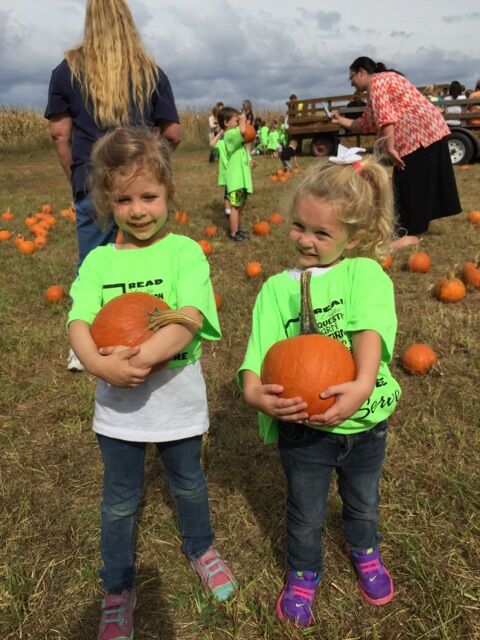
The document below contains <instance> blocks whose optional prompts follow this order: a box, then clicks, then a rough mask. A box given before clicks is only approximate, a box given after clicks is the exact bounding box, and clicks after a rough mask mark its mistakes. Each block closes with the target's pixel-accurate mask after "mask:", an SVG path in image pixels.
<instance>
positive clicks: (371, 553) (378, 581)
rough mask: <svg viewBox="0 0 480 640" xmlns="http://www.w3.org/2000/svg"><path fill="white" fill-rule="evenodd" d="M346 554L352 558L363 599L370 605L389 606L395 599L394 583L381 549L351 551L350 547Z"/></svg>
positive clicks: (345, 549)
mask: <svg viewBox="0 0 480 640" xmlns="http://www.w3.org/2000/svg"><path fill="white" fill-rule="evenodd" d="M343 550H344V552H345V553H346V554H347V556H348V557H349V558H350V562H351V563H352V565H353V568H354V569H355V573H356V574H357V580H358V588H359V589H360V593H361V594H362V596H363V598H364V599H365V600H366V601H367V602H369V603H370V604H375V605H381V604H387V602H390V600H391V599H392V598H393V581H392V578H391V577H390V574H389V573H388V570H387V568H386V567H385V565H384V564H383V562H382V558H381V555H380V549H379V548H378V547H377V548H376V549H362V551H350V549H349V547H348V545H347V544H346V545H345V547H344V549H343Z"/></svg>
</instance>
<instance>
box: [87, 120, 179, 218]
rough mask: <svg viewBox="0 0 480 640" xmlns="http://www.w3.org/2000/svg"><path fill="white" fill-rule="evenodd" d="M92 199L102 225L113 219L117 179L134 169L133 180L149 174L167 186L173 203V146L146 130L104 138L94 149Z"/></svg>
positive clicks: (168, 200) (129, 130) (111, 134)
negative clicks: (143, 174) (138, 176)
mask: <svg viewBox="0 0 480 640" xmlns="http://www.w3.org/2000/svg"><path fill="white" fill-rule="evenodd" d="M92 164H93V172H92V174H91V177H90V180H91V186H92V197H93V202H94V204H95V209H96V212H97V219H98V221H99V223H100V225H102V226H105V225H106V224H108V223H109V222H110V221H111V220H112V206H113V203H114V199H115V179H116V177H117V176H118V175H119V174H121V173H124V172H126V171H128V170H130V169H133V172H134V173H133V177H135V176H136V175H138V174H139V173H142V172H149V173H151V174H153V175H154V176H155V178H156V179H157V180H158V182H159V183H160V184H162V185H164V186H165V191H166V198H167V202H168V203H169V204H173V198H174V195H175V187H174V183H173V173H172V165H171V160H170V147H169V144H168V142H167V141H166V140H165V139H164V138H162V137H160V138H158V137H157V136H155V134H154V133H152V132H151V131H150V130H148V129H146V128H137V129H134V128H130V129H122V128H119V129H116V130H115V131H111V132H110V133H107V134H106V135H105V136H103V137H102V138H100V139H99V140H98V141H97V142H96V143H95V145H94V147H93V150H92Z"/></svg>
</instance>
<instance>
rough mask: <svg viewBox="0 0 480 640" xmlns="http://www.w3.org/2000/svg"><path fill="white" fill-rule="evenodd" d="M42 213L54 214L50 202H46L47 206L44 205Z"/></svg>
mask: <svg viewBox="0 0 480 640" xmlns="http://www.w3.org/2000/svg"><path fill="white" fill-rule="evenodd" d="M40 211H41V212H42V213H47V214H50V215H51V214H52V213H53V207H52V205H51V204H50V203H49V202H46V203H45V204H42V207H41V209H40Z"/></svg>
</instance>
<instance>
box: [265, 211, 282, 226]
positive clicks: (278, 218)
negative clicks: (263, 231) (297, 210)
mask: <svg viewBox="0 0 480 640" xmlns="http://www.w3.org/2000/svg"><path fill="white" fill-rule="evenodd" d="M268 219H269V221H270V222H271V223H272V224H281V223H282V222H283V216H282V214H281V213H272V214H271V215H270V216H269V218H268Z"/></svg>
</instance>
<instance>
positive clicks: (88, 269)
mask: <svg viewBox="0 0 480 640" xmlns="http://www.w3.org/2000/svg"><path fill="white" fill-rule="evenodd" d="M133 291H141V292H143V293H150V294H151V295H154V296H156V297H158V298H161V299H163V300H164V301H165V302H166V303H167V304H168V305H169V306H170V307H171V308H173V309H179V308H181V307H186V306H191V307H195V308H197V309H198V310H199V311H200V312H201V313H202V314H203V316H204V322H203V327H202V328H201V329H200V330H199V331H198V332H197V334H196V335H195V337H194V338H193V340H192V341H191V343H190V344H189V345H188V346H187V347H186V348H185V349H184V350H183V351H182V352H181V353H179V354H177V355H176V356H175V358H174V359H173V360H172V361H171V362H170V363H169V364H168V365H167V366H166V367H165V368H164V369H162V370H160V371H158V372H155V373H152V374H150V376H148V378H147V380H146V381H145V382H144V383H142V384H141V385H139V386H138V387H135V388H133V389H129V388H119V387H114V386H113V385H110V384H108V383H106V382H105V381H104V380H99V381H98V385H97V393H96V398H95V416H94V423H93V428H94V430H95V431H96V432H97V433H101V434H103V435H106V436H109V437H112V438H119V439H121V440H128V441H139V442H161V441H172V440H179V439H182V438H188V437H191V436H194V435H199V434H201V433H203V432H204V431H206V430H207V429H208V407H207V399H206V392H205V383H204V380H203V374H202V370H201V366H200V362H199V358H200V355H201V339H202V338H203V339H207V340H218V339H220V337H221V333H220V327H219V324H218V316H217V311H216V307H215V299H214V296H213V290H212V285H211V282H210V277H209V265H208V261H207V259H206V258H205V255H204V254H203V252H202V250H201V248H200V246H199V245H198V243H197V242H195V241H194V240H192V239H190V238H187V237H185V236H180V235H176V234H173V233H171V234H168V235H167V236H165V237H164V238H162V240H160V241H159V242H156V243H155V244H153V245H150V246H149V247H145V248H142V249H117V248H116V247H115V245H113V244H110V245H106V246H103V247H98V248H96V249H94V250H93V251H91V252H90V253H89V254H88V256H87V257H86V259H85V261H84V262H83V264H82V266H81V268H80V271H79V274H78V277H77V278H76V280H75V281H74V283H73V285H72V288H71V296H72V299H73V305H72V309H71V311H70V313H69V316H68V322H69V323H70V322H72V321H73V320H83V321H84V322H87V323H88V324H91V323H92V322H93V320H94V318H95V316H96V314H97V313H98V311H99V310H100V309H101V307H102V306H103V305H104V304H106V303H107V302H108V301H109V300H111V299H113V298H115V297H117V296H119V295H121V294H123V293H129V292H133Z"/></svg>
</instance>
